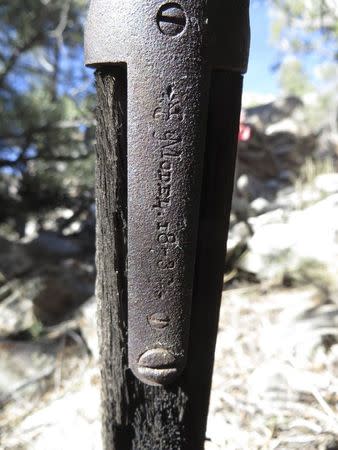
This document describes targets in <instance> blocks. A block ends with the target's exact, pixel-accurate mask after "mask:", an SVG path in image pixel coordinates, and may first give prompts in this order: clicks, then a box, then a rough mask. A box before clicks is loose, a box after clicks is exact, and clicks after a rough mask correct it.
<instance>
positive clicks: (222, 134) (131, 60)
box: [85, 0, 249, 450]
mask: <svg viewBox="0 0 338 450" xmlns="http://www.w3.org/2000/svg"><path fill="white" fill-rule="evenodd" d="M248 7H249V5H248V0H227V1H225V0H209V1H208V2H206V1H205V0H181V1H180V2H167V1H158V0H147V1H145V0H133V1H131V0H92V1H91V5H90V9H89V14H88V19H87V25H86V34H85V47H86V64H87V65H89V66H91V67H95V68H97V69H98V74H99V75H98V77H99V78H98V82H100V83H103V85H102V86H103V89H104V82H105V80H107V76H108V75H107V74H108V73H110V74H113V75H112V76H113V78H114V82H113V84H112V85H111V89H115V94H116V90H120V91H119V92H120V94H119V96H118V97H115V101H116V102H120V103H119V107H120V111H116V110H115V109H114V106H112V109H111V111H110V113H112V114H113V115H114V117H112V118H111V119H112V120H111V123H110V124H109V123H107V122H104V120H103V121H101V122H100V117H99V127H101V128H100V130H99V132H98V137H99V139H98V141H99V142H98V156H99V157H100V142H101V143H102V139H101V138H102V132H104V130H102V127H107V126H108V127H109V126H111V127H112V128H114V127H115V128H116V121H115V122H114V120H113V119H118V121H121V123H120V124H119V126H122V127H124V128H126V141H127V145H126V147H127V148H126V149H125V150H126V158H127V168H126V174H127V179H126V180H124V179H123V170H124V169H121V170H122V171H117V172H116V171H115V176H119V175H120V177H121V179H117V180H116V181H117V183H118V184H119V186H120V188H121V189H122V190H123V189H125V190H126V191H127V197H126V198H127V200H126V204H127V205H126V206H127V211H128V213H127V217H128V218H127V252H128V257H127V267H128V271H127V277H126V280H127V281H126V282H127V295H126V293H123V295H124V299H125V300H126V302H127V305H128V306H126V305H125V304H124V305H121V304H119V307H118V308H117V309H116V311H117V316H119V317H117V318H116V319H117V320H119V323H115V324H113V323H111V325H112V326H115V327H116V328H118V327H120V328H121V330H120V331H121V339H120V341H119V343H118V345H119V349H116V348H115V349H114V348H113V346H112V347H111V352H114V351H115V352H121V353H123V352H124V351H126V350H127V352H128V360H129V367H130V369H131V370H132V372H133V373H134V375H135V376H136V377H137V378H138V379H139V380H141V381H142V382H143V383H145V384H148V385H157V386H161V387H160V390H158V388H157V390H156V392H157V394H156V398H157V400H158V401H161V398H162V400H163V399H164V398H165V397H166V398H167V397H168V395H169V394H168V393H169V392H170V393H172V395H169V397H170V398H171V397H172V400H170V402H173V404H174V403H176V406H175V408H177V407H178V405H177V402H179V401H180V400H179V399H180V398H182V399H183V397H184V398H185V399H186V400H185V401H184V402H183V403H184V405H183V404H182V406H181V409H182V411H181V412H182V418H181V419H180V420H178V421H177V420H176V419H175V420H174V422H175V423H176V422H177V423H179V424H182V425H178V426H179V431H178V433H180V434H181V440H180V442H181V444H180V445H176V444H175V445H176V446H172V447H171V446H169V444H165V445H164V446H160V447H159V446H158V447H155V448H156V450H157V449H159V448H161V449H162V448H163V449H165V450H168V449H171V448H172V449H174V448H175V449H181V448H182V449H183V448H187V449H190V448H191V449H192V450H198V449H199V448H202V447H201V445H202V444H201V438H199V439H197V440H194V439H192V438H189V436H188V434H189V430H187V427H188V428H189V426H190V425H187V423H188V422H189V419H187V421H188V422H186V423H184V421H185V420H186V419H185V418H184V416H185V414H186V413H187V411H188V410H189V409H190V414H192V416H194V415H196V414H197V413H195V412H193V413H192V411H191V407H192V405H194V404H195V405H196V406H198V403H200V407H201V408H202V409H201V410H200V416H201V419H198V420H199V422H200V429H202V433H203V432H204V429H205V418H206V411H207V402H208V398H209V390H210V380H211V373H212V365H213V354H214V346H215V339H216V332H217V322H218V311H219V299H220V295H221V289H222V274H223V265H224V254H225V240H226V234H227V226H228V219H229V214H230V204H231V194H232V184H233V176H234V167H235V157H236V141H237V139H236V138H237V130H238V122H239V112H240V101H241V90H242V73H244V72H245V70H246V67H247V59H248V48H249V23H248ZM124 77H126V78H127V82H126V85H125V86H124V81H123V80H125V78H124ZM121 89H122V90H124V91H126V92H125V96H126V97H125V98H126V99H127V101H126V112H125V113H126V116H127V118H125V117H124V111H123V105H124V101H123V99H122V97H121ZM112 94H113V93H112V92H109V90H107V91H106V92H105V95H112ZM104 104H105V99H104V98H103V99H102V101H101V102H100V98H99V107H101V108H103V107H104ZM107 104H109V101H108V103H107ZM107 104H106V106H107ZM101 112H102V111H101ZM119 114H120V115H119ZM101 118H102V117H101ZM126 123H128V125H127V126H126ZM121 124H122V125H121ZM106 131H107V130H106ZM114 132H116V133H117V134H116V136H117V138H116V140H115V141H114V142H112V141H110V142H108V140H109V139H108V140H106V142H105V143H104V144H102V145H103V146H109V145H110V146H112V145H113V146H114V145H115V147H116V146H118V147H119V148H120V147H121V146H123V145H125V141H124V138H123V137H121V136H122V135H123V132H122V134H121V130H119V132H117V130H116V129H115V131H114ZM119 139H120V140H119ZM122 142H124V143H122ZM101 150H102V149H101ZM111 150H112V153H114V148H112V149H111ZM102 151H105V152H106V155H107V151H108V152H109V148H108V149H107V148H106V149H105V150H102ZM119 151H120V150H119ZM119 155H120V157H121V154H120V153H119ZM115 156H116V155H115ZM101 162H102V161H101ZM122 162H123V158H122V159H121V161H120V163H121V164H122ZM117 163H119V161H117ZM113 169H114V168H113V167H112V170H113ZM98 170H99V173H98V176H99V177H100V176H101V175H102V171H103V170H107V167H106V168H103V167H102V164H101V163H100V160H99V161H98ZM100 171H101V172H100ZM111 175H112V176H113V173H111ZM105 176H109V172H108V173H106V174H105ZM102 189H103V190H104V189H107V184H106V186H105V188H103V187H102V185H100V187H99V189H98V191H97V195H98V197H99V196H100V195H102V196H106V195H107V193H106V192H102ZM115 200H117V199H116V198H115ZM101 205H102V202H100V199H98V209H99V210H98V220H99V221H100V223H99V224H98V230H99V235H98V241H97V242H98V257H97V260H98V271H99V274H98V280H99V281H98V285H99V284H100V283H101V287H100V286H98V291H99V302H101V309H100V314H101V318H100V324H101V326H102V324H103V323H104V317H103V315H102V314H104V313H103V310H102V302H104V301H105V302H106V306H107V305H108V304H107V302H109V296H108V297H107V296H106V292H107V289H106V285H107V283H106V281H105V279H104V278H106V277H109V276H110V274H109V273H107V271H106V270H105V271H104V276H103V275H102V273H101V275H100V270H101V268H102V271H103V265H102V260H103V259H105V258H107V260H109V258H114V261H115V262H114V264H113V265H112V267H115V271H116V270H120V271H121V268H123V264H122V266H121V259H119V258H122V259H123V258H124V259H125V258H126V249H124V250H120V254H119V258H118V260H119V262H118V263H117V262H116V261H117V260H116V254H114V255H110V256H109V254H108V252H107V250H106V249H105V248H104V240H105V230H104V228H103V225H104V224H102V220H103V214H102V211H100V207H101ZM105 207H106V208H109V207H111V205H110V206H109V205H106V206H105ZM121 208H122V209H123V202H122V203H121ZM111 212H112V217H111V220H112V221H114V217H113V209H112V210H111ZM120 212H121V211H120ZM105 217H106V220H107V221H109V215H108V216H105ZM105 226H106V227H108V228H109V223H106V224H105ZM114 226H115V225H114ZM108 228H107V230H106V231H107V233H106V237H107V238H108V234H109V233H108ZM116 232H117V233H119V232H121V230H116ZM115 234H116V233H115ZM110 237H111V239H112V240H114V241H115V240H116V236H115V237H114V236H110ZM112 251H113V252H115V253H116V251H117V250H116V248H113V249H112ZM111 276H116V273H114V274H111ZM119 276H120V277H121V276H123V275H119ZM121 283H122V284H120V288H121V286H122V285H123V281H121ZM103 291H105V293H104V296H103V297H104V298H105V300H103V299H102V292H103ZM100 296H101V298H100ZM118 297H119V293H118V292H116V288H115V290H114V289H112V290H111V298H110V302H111V303H112V304H113V303H114V302H117V301H120V300H119V298H118ZM126 308H127V311H126ZM126 313H127V317H128V321H127V322H128V325H127V329H126V328H123V327H124V325H123V320H122V322H121V317H125V315H126ZM103 327H105V325H103ZM126 335H128V347H127V349H126V348H124V349H123V352H122V351H121V349H122V348H123V347H124V346H126V342H125V339H126ZM104 339H107V336H106V337H102V331H101V347H105V346H106V343H105V342H104ZM107 357H108V355H107V354H106V353H105V356H104V358H107ZM122 359H123V358H122ZM105 364H107V361H103V365H105ZM111 364H117V365H118V364H120V363H118V362H116V356H114V354H113V353H112V354H111ZM123 364H125V363H124V362H122V367H123V368H124V369H126V367H125V366H123ZM104 370H105V369H104ZM104 370H103V371H104ZM127 372H128V371H127ZM127 372H124V371H122V372H121V374H122V373H123V375H121V376H122V378H123V380H122V381H121V382H123V383H125V384H127V386H124V388H125V389H126V390H127V391H128V392H129V394H130V395H132V397H133V406H130V409H131V410H133V411H130V412H128V413H126V417H127V419H126V421H127V422H128V421H131V422H133V420H134V419H135V417H134V419H133V418H132V416H133V415H135V408H136V409H137V408H138V406H137V404H136V403H137V401H143V402H144V403H145V404H146V403H148V401H147V398H145V397H149V398H151V399H155V391H154V390H151V389H154V388H147V387H146V386H144V385H143V387H141V386H142V384H140V383H138V382H137V381H136V380H135V379H134V380H131V379H130V377H129V375H128V374H127ZM198 379H199V381H198ZM103 381H104V382H106V381H107V380H105V379H104V380H103ZM113 382H116V380H115V381H113ZM118 384H119V386H120V385H121V383H120V381H118ZM167 385H169V387H164V386H167ZM135 386H138V387H137V388H136V387H135ZM198 386H200V388H198ZM104 389H109V387H107V386H106V387H104ZM155 389H156V388H155ZM198 389H200V392H198ZM141 391H142V393H141V394H140V392H141ZM196 396H200V397H201V398H202V399H201V401H200V402H198V401H196V399H195V398H194V397H196ZM141 399H142V400H141ZM134 400H135V401H136V403H135V402H134ZM119 401H120V400H119ZM154 402H155V400H154ZM166 402H167V407H168V408H169V409H170V408H173V405H171V406H170V402H169V404H168V400H166ZM154 405H155V403H154ZM154 405H153V407H154V414H156V412H155V408H156V407H155V406H154ZM202 405H203V407H202ZM148 406H149V405H148ZM157 408H158V405H157ZM169 415H170V414H169ZM202 416H203V417H202ZM119 420H122V419H121V418H119ZM163 420H164V419H163ZM198 420H197V421H196V420H195V425H196V424H197V422H198ZM122 422H123V420H122ZM169 422H170V420H169ZM172 423H173V420H172ZM122 425H123V424H122ZM125 426H127V424H125ZM128 426H130V424H129V425H128ZM180 427H181V428H180ZM184 427H185V431H182V430H183V428H184ZM160 428H161V427H160ZM164 429H165V427H164V426H163V430H162V431H161V432H162V433H163V432H164ZM120 432H121V430H120ZM135 433H136V434H137V433H138V431H137V430H136V431H135V425H134V434H135ZM113 434H114V433H113ZM150 434H151V433H150ZM150 434H149V436H150ZM170 434H171V433H170ZM197 434H201V433H200V431H199V432H198V433H197ZM201 435H202V434H201ZM111 439H112V440H114V438H113V437H112V438H111ZM163 439H164V441H165V438H164V437H163ZM189 439H190V441H189ZM164 441H163V442H164ZM193 441H194V442H193ZM144 442H146V441H144ZM144 442H143V444H142V445H143V447H130V448H137V450H141V449H143V448H152V447H151V442H153V441H152V440H151V437H149V441H148V442H149V447H148V446H147V447H145V443H144ZM184 442H185V443H184ZM113 445H115V446H113ZM116 445H117V444H112V446H111V447H107V448H116V449H120V448H121V450H127V449H128V448H129V447H124V448H122V447H118V446H116ZM133 445H134V444H133ZM138 445H140V444H138ZM147 445H148V444H147ZM161 445H162V444H161ZM189 445H191V446H189Z"/></svg>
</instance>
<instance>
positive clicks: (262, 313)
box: [206, 286, 338, 450]
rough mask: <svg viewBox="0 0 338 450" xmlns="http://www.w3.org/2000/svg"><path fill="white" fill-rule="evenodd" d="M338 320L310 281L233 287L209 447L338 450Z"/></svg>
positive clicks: (226, 302) (227, 300)
mask: <svg viewBox="0 0 338 450" xmlns="http://www.w3.org/2000/svg"><path fill="white" fill-rule="evenodd" d="M337 323H338V307H337V305H335V304H329V303H326V299H324V298H323V297H322V293H320V292H319V291H317V290H316V288H314V287H311V286H310V287H305V288H295V289H281V288H279V289H277V288H275V289H272V290H271V291H268V292H265V291H264V288H262V287H257V286H249V287H247V288H243V289H236V290H229V291H226V292H225V293H224V298H223V305H222V312H221V322H220V330H219V336H218V345H217V353H216V366H215V375H214V382H213V392H212V399H211V408H210V419H209V425H208V437H209V438H210V439H211V442H209V443H208V444H207V446H206V450H216V449H227V450H244V449H249V450H258V449H269V450H270V449H271V450H272V449H280V450H282V449H283V450H287V449H308V450H312V449H318V450H319V449H320V450H324V449H328V448H330V450H334V449H337V448H338V408H337V399H338V379H337V374H338V344H337V342H338V341H337V338H338V327H337ZM329 444H330V445H331V446H329Z"/></svg>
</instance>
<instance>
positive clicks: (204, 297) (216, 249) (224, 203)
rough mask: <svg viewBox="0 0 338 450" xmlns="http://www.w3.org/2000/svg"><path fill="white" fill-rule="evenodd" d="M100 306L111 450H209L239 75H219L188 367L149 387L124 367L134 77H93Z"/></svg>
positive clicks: (213, 94)
mask: <svg viewBox="0 0 338 450" xmlns="http://www.w3.org/2000/svg"><path fill="white" fill-rule="evenodd" d="M96 84H97V94H98V107H97V147H96V152H97V168H96V197H97V242H96V244H97V253H96V263H97V286H96V293H97V301H98V328H99V330H98V332H99V341H100V352H101V374H102V407H103V415H102V420H103V423H102V428H103V442H104V449H105V450H148V449H149V450H202V449H203V448H204V441H205V429H206V421H207V414H208V404H209V395H210V386H211V377H212V370H213V361H214V349H215V342H216V336H217V326H218V317H219V307H220V298H221V292H222V285H223V269H224V257H225V242H226V236H227V229H228V220H229V215H230V205H231V197H232V189H233V177H234V168H235V160H236V146H237V130H238V121H239V113H240V99H241V90H242V76H241V75H239V74H235V73H230V72H222V71H216V72H213V74H212V80H211V91H210V104H209V119H208V138H207V146H206V153H205V163H204V181H203V190H202V200H201V208H200V222H199V237H198V245H197V259H196V270H195V284H194V295H193V309H192V323H191V333H190V346H189V357H188V366H187V368H186V370H185V371H184V374H183V376H182V377H181V379H180V380H179V382H177V383H176V384H174V385H171V386H168V387H166V388H164V387H151V386H147V385H144V384H142V383H141V382H140V381H138V380H137V379H136V378H135V377H134V376H133V374H132V373H131V371H130V370H129V369H128V365H127V301H128V299H127V267H126V258H127V239H126V238H127V228H128V227H127V224H128V218H127V143H126V127H127V109H126V102H127V91H126V89H127V73H126V69H125V68H124V67H106V68H104V69H100V70H98V71H97V73H96Z"/></svg>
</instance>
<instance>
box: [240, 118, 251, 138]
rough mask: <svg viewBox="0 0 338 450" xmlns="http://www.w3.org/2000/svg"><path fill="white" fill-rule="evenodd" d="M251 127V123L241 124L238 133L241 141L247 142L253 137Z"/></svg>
mask: <svg viewBox="0 0 338 450" xmlns="http://www.w3.org/2000/svg"><path fill="white" fill-rule="evenodd" d="M251 135H252V133H251V127H250V125H246V124H245V123H242V122H241V123H240V124H239V133H238V140H239V141H241V142H247V141H249V140H250V139H251Z"/></svg>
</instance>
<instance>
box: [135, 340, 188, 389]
mask: <svg viewBox="0 0 338 450" xmlns="http://www.w3.org/2000/svg"><path fill="white" fill-rule="evenodd" d="M183 368H184V364H183V361H181V359H180V358H178V357H176V356H175V355H174V354H173V353H172V352H170V351H169V350H166V349H165V348H155V349H153V350H148V351H146V352H145V353H143V355H142V356H141V357H140V359H139V360H138V363H137V367H136V370H137V376H138V378H140V380H142V381H143V382H144V383H147V384H150V385H153V386H158V385H165V384H168V383H172V382H173V381H174V380H175V379H176V378H177V377H178V376H179V375H180V374H181V372H182V370H183Z"/></svg>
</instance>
